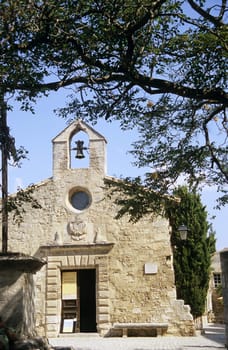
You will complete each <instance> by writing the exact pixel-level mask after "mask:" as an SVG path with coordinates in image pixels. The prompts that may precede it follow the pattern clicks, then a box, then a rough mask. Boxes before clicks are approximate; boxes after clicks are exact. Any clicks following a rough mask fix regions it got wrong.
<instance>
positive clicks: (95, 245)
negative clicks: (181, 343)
mask: <svg viewBox="0 0 228 350" xmlns="http://www.w3.org/2000/svg"><path fill="white" fill-rule="evenodd" d="M80 134H83V135H85V136H86V139H85V140H87V141H86V142H85V141H84V142H82V141H81V139H80V138H78V137H79V135H80ZM52 142H53V175H52V177H51V178H50V179H47V180H44V181H43V182H42V183H39V184H36V185H35V191H34V193H33V195H34V196H35V198H36V199H37V200H38V202H39V204H40V205H41V208H39V209H31V207H30V206H29V204H28V203H25V204H24V206H25V213H24V219H23V222H22V223H21V224H20V226H18V225H16V224H15V223H14V222H13V220H12V218H11V217H9V232H10V235H9V242H8V244H9V251H15V250H16V251H20V252H23V253H26V254H29V255H31V256H34V257H37V258H41V259H42V260H43V261H44V262H45V263H44V265H43V267H42V268H41V269H40V270H39V271H37V272H36V273H34V274H32V276H30V277H29V278H23V282H22V283H21V286H20V291H19V292H21V291H22V292H21V293H24V294H25V297H24V299H26V298H27V299H28V298H29V305H30V306H29V308H30V309H29V310H30V311H29V312H28V311H27V313H28V314H29V313H31V314H30V315H29V317H30V321H29V322H30V324H32V323H31V322H32V320H31V318H33V322H34V329H35V331H36V333H37V334H38V335H39V336H45V337H48V338H52V337H58V336H60V335H61V334H65V335H66V336H67V334H69V336H70V335H72V333H94V332H95V333H98V334H99V335H100V336H123V335H125V336H126V335H127V336H134V335H139V336H140V335H149V336H157V335H166V334H167V335H193V333H194V326H193V318H192V315H191V313H190V309H189V307H188V306H187V305H184V302H183V301H182V300H177V299H176V288H175V281H174V271H173V262H172V247H171V244H170V235H171V230H170V226H169V222H168V220H167V219H166V218H164V217H161V216H154V217H153V218H151V217H145V218H143V219H141V220H140V221H139V222H137V223H135V224H133V223H130V222H129V218H127V217H123V218H121V219H118V220H117V219H115V216H116V213H117V211H118V208H117V206H116V205H115V203H114V201H113V199H112V197H110V196H109V195H108V189H107V188H106V186H105V185H104V179H105V178H108V176H107V174H106V140H105V138H104V137H103V136H102V135H101V134H100V133H98V132H97V131H95V130H94V129H93V128H91V127H90V126H89V125H87V124H86V123H84V122H82V121H81V120H76V121H74V122H73V123H72V124H70V125H69V126H68V127H66V128H65V129H64V130H63V131H62V132H61V133H60V134H59V135H57V136H56V137H55V138H54V139H53V141H52ZM72 152H74V153H75V152H76V158H77V159H75V155H73V154H72ZM83 154H86V157H87V158H88V159H89V162H88V163H87V164H85V165H84V159H83V157H84V155H83ZM73 158H74V159H73ZM76 162H77V164H76ZM40 166H42V164H41V165H40ZM24 273H25V272H24ZM21 274H23V273H22V272H21ZM20 278H21V275H20ZM16 279H17V278H15V281H14V283H16ZM28 286H29V291H30V292H29V293H28ZM25 291H27V292H26V293H25ZM19 292H18V293H19ZM13 297H14V296H13V295H12V298H13ZM24 299H23V298H22V302H24V303H25V302H26V300H25V301H23V300H24ZM27 302H28V300H27ZM5 310H6V313H7V312H8V313H9V312H10V311H9V308H8V309H7V308H6V307H5ZM0 311H2V310H1V304H0ZM23 317H24V319H25V318H26V317H27V316H26V315H24V316H23Z"/></svg>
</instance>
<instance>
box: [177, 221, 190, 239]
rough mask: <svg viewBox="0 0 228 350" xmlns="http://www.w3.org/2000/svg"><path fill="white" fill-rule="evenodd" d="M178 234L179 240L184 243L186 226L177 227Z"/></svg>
mask: <svg viewBox="0 0 228 350" xmlns="http://www.w3.org/2000/svg"><path fill="white" fill-rule="evenodd" d="M177 230H178V232H179V233H180V239H181V240H182V241H186V239H187V235H188V228H187V226H186V225H184V224H182V225H180V226H179V227H178V229H177Z"/></svg>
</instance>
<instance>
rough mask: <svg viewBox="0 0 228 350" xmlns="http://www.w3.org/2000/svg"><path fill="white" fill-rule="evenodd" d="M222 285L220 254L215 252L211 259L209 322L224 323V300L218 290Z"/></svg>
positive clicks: (208, 300)
mask: <svg viewBox="0 0 228 350" xmlns="http://www.w3.org/2000/svg"><path fill="white" fill-rule="evenodd" d="M221 283H222V271H221V262H220V253H219V252H215V253H214V254H213V256H212V259H211V276H210V281H209V288H208V293H207V310H206V311H207V321H208V322H213V323H224V305H223V298H222V297H221V295H220V293H218V290H217V288H218V287H219V286H221Z"/></svg>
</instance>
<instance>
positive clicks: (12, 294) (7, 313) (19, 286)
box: [0, 268, 35, 336]
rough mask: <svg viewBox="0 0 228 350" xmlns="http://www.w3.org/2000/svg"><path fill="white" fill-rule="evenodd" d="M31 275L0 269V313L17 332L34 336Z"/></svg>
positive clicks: (8, 325) (5, 321)
mask: <svg viewBox="0 0 228 350" xmlns="http://www.w3.org/2000/svg"><path fill="white" fill-rule="evenodd" d="M33 291H34V288H33V277H32V275H31V274H29V273H23V272H21V271H16V270H11V269H7V268H5V269H1V279H0V315H1V317H2V319H3V321H4V323H5V324H6V325H7V327H11V328H13V329H15V331H16V332H17V333H18V334H23V335H25V336H34V333H35V332H34V329H35V320H34V315H35V312H34V298H33Z"/></svg>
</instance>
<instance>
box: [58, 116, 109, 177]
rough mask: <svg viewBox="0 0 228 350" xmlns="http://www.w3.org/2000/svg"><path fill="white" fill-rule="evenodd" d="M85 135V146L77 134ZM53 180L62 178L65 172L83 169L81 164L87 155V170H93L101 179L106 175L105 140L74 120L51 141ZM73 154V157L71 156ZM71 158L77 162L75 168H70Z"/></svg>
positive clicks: (82, 123)
mask: <svg viewBox="0 0 228 350" xmlns="http://www.w3.org/2000/svg"><path fill="white" fill-rule="evenodd" d="M82 133H83V134H84V133H85V134H86V136H87V138H88V142H87V144H85V142H84V141H83V140H81V138H80V137H79V138H77V135H78V134H82ZM72 140H74V142H72ZM52 143H53V178H59V177H62V176H64V173H65V172H66V171H69V170H70V169H71V170H72V171H74V170H77V169H78V168H79V169H80V168H82V167H83V168H84V167H85V166H84V164H83V163H82V162H83V160H84V158H85V152H86V156H87V155H88V158H89V162H88V169H89V170H92V171H93V170H94V171H96V173H99V174H100V175H101V176H102V177H104V176H105V175H106V170H107V169H106V168H107V164H106V143H107V141H106V139H105V138H104V137H103V136H102V135H101V134H99V133H98V132H97V131H95V130H94V129H93V128H91V127H90V126H89V125H87V124H86V123H84V122H83V121H81V120H76V121H74V122H73V123H71V124H70V125H69V126H68V127H67V128H65V129H64V130H63V131H62V132H61V133H60V134H58V135H57V136H56V137H55V138H54V139H53V140H52ZM73 153H74V155H73ZM72 157H75V158H76V160H77V166H74V168H73V167H72V163H73V161H72V159H71V158H72Z"/></svg>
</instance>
